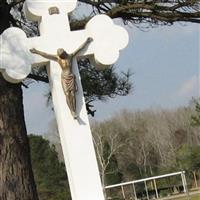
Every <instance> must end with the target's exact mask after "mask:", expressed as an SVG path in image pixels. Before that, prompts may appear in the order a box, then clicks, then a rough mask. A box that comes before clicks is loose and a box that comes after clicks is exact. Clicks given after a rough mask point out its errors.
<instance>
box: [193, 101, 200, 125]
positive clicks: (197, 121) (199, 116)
mask: <svg viewBox="0 0 200 200" xmlns="http://www.w3.org/2000/svg"><path fill="white" fill-rule="evenodd" d="M195 104H196V105H195V111H196V113H195V114H194V115H192V125H193V126H200V100H195Z"/></svg>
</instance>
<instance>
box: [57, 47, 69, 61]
mask: <svg viewBox="0 0 200 200" xmlns="http://www.w3.org/2000/svg"><path fill="white" fill-rule="evenodd" d="M57 55H58V56H59V57H60V58H61V59H65V58H67V57H68V54H67V52H66V51H65V50H64V49H62V48H60V49H58V50H57Z"/></svg>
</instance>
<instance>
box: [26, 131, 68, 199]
mask: <svg viewBox="0 0 200 200" xmlns="http://www.w3.org/2000/svg"><path fill="white" fill-rule="evenodd" d="M29 141H30V147H31V159H32V167H33V172H34V176H35V181H36V185H37V190H38V195H39V199H40V200H47V199H48V200H70V199H71V196H70V190H69V186H68V179H67V174H66V170H65V165H64V163H63V162H60V161H59V159H58V153H57V152H56V150H55V146H54V145H50V143H49V141H48V140H45V139H44V138H43V137H42V136H36V135H30V136H29Z"/></svg>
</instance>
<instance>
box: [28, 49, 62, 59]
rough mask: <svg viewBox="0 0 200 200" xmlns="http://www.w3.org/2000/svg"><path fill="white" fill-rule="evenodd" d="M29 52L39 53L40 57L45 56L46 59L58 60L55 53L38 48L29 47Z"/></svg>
mask: <svg viewBox="0 0 200 200" xmlns="http://www.w3.org/2000/svg"><path fill="white" fill-rule="evenodd" d="M30 52H31V53H34V54H38V55H40V56H42V57H44V58H47V59H49V60H54V61H58V57H57V55H52V54H47V53H45V52H42V51H39V50H37V49H35V48H33V49H30Z"/></svg>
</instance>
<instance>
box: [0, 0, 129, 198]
mask: <svg viewBox="0 0 200 200" xmlns="http://www.w3.org/2000/svg"><path fill="white" fill-rule="evenodd" d="M54 6H56V7H57V8H58V9H59V11H60V13H59V14H54V15H50V14H49V12H48V9H49V8H50V7H54ZM75 7H76V0H70V1H68V0H66V1H62V0H57V1H56V0H43V1H37V0H33V1H32V0H26V2H25V7H24V10H25V14H26V17H27V18H28V19H29V20H31V21H38V22H39V30H40V36H39V37H34V38H27V37H26V35H25V33H24V32H23V31H22V30H20V29H18V28H9V29H7V30H6V31H5V32H4V33H3V34H2V35H1V43H0V44H1V48H0V72H2V74H3V76H4V78H5V79H6V80H7V81H9V82H12V83H17V82H20V81H22V80H23V79H25V78H26V77H27V75H28V74H29V73H30V71H31V67H32V66H34V65H36V66H38V65H44V64H45V65H46V66H47V68H48V76H49V80H50V85H51V93H52V98H53V105H54V110H55V115H56V119H57V124H58V130H59V134H60V138H61V144H62V149H63V154H64V159H65V165H66V168H67V173H68V178H69V184H70V190H71V195H72V199H73V200H103V199H104V196H103V190H102V186H101V181H100V176H99V171H98V166H97V161H96V156H95V150H94V146H93V141H92V135H91V130H90V126H89V121H88V116H87V112H86V108H85V101H84V96H83V90H82V86H81V80H80V76H79V71H78V67H77V62H76V59H74V61H73V72H74V74H76V77H77V80H76V81H77V86H78V92H77V94H76V100H77V113H78V116H79V118H78V120H74V119H73V117H72V115H71V114H70V110H69V108H68V106H67V104H66V100H65V99H66V98H65V95H64V92H63V89H62V86H61V69H60V66H59V65H58V63H56V62H54V61H49V60H47V59H44V58H42V57H40V56H38V55H33V54H31V53H30V51H29V50H30V49H31V48H36V49H39V50H41V51H44V52H47V53H50V54H55V53H56V50H57V49H58V48H63V49H65V50H66V52H67V53H72V52H74V51H75V50H76V49H77V48H78V47H79V46H80V45H81V44H83V43H84V42H85V40H86V39H87V38H88V37H91V38H93V42H92V43H91V44H90V45H89V47H88V48H87V49H86V50H85V51H84V52H82V55H85V56H86V55H87V56H89V55H93V56H94V58H95V61H96V62H97V63H98V65H99V64H102V65H111V64H114V63H115V61H116V60H117V59H118V56H119V51H120V50H121V49H123V48H124V47H125V46H126V45H127V43H128V34H127V32H126V31H125V30H124V29H123V28H122V27H120V26H118V25H115V24H114V23H113V22H112V20H111V19H110V18H109V17H107V16H105V15H97V16H95V17H93V18H92V19H91V20H90V21H89V22H88V23H87V25H86V28H85V29H84V30H80V31H70V27H69V20H68V13H69V12H71V11H72V10H73V9H74V8H75Z"/></svg>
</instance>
